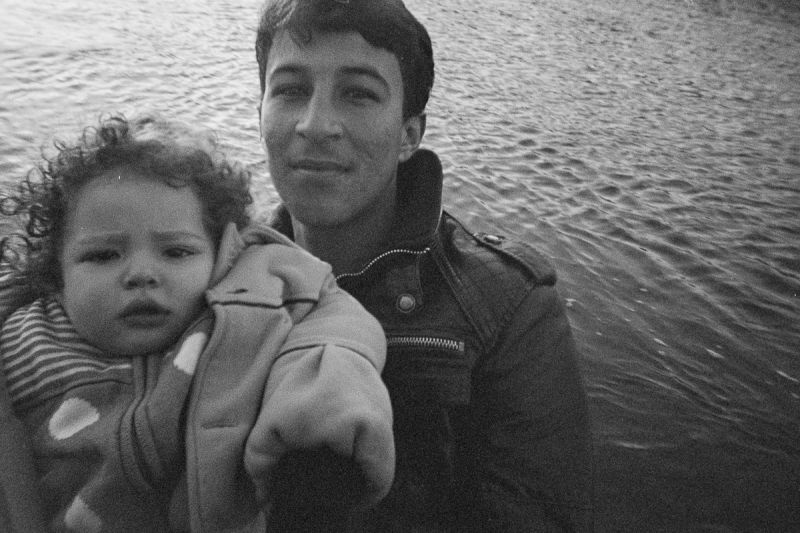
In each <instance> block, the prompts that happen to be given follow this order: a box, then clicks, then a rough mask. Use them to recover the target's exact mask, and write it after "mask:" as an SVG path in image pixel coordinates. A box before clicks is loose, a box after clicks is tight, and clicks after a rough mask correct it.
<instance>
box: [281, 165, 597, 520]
mask: <svg viewBox="0 0 800 533" xmlns="http://www.w3.org/2000/svg"><path fill="white" fill-rule="evenodd" d="M398 184H399V185H398V187H399V191H398V195H399V209H398V213H399V214H398V217H397V222H396V223H395V226H394V229H393V231H392V235H391V239H390V240H389V241H388V242H386V243H385V252H384V253H381V254H379V255H378V256H377V257H376V258H375V259H373V261H371V262H370V263H368V264H367V265H365V268H364V269H363V270H362V271H360V272H354V273H343V274H339V276H338V277H337V280H338V282H339V284H340V285H341V287H342V288H344V289H345V290H347V291H349V292H350V293H351V294H353V295H354V296H355V297H356V298H357V299H358V300H359V301H360V302H361V303H362V304H363V305H364V306H365V307H366V308H367V310H369V311H370V312H371V313H373V314H374V315H375V316H376V317H377V318H378V320H379V321H380V322H381V325H382V326H383V328H384V330H385V331H386V334H387V342H388V347H389V350H388V356H387V362H386V367H385V369H384V374H383V377H384V381H385V382H386V385H387V387H388V389H389V393H390V396H391V399H392V407H393V410H394V415H395V423H394V430H395V444H396V450H397V467H396V477H395V481H394V484H393V486H392V489H391V491H390V493H389V495H388V496H387V497H386V499H384V500H383V501H382V502H381V504H380V505H379V506H378V507H377V508H375V509H373V510H370V511H367V512H362V513H357V514H356V515H355V516H351V517H350V518H349V519H348V520H347V522H348V526H346V527H342V529H346V530H351V531H459V532H462V531H482V532H483V531H550V530H553V531H590V530H591V529H592V510H591V507H592V488H591V485H592V467H591V440H590V434H589V422H588V418H587V399H586V393H585V390H584V388H583V384H582V381H581V377H580V374H579V369H578V355H577V351H576V348H575V344H574V341H573V337H572V333H571V330H570V326H569V323H568V321H567V317H566V314H565V310H564V306H563V303H562V300H561V298H560V297H559V295H558V293H557V292H556V289H555V287H554V284H555V282H556V275H555V272H554V270H553V268H552V267H551V265H550V264H549V263H548V262H547V260H545V259H544V258H543V257H542V256H541V255H540V254H539V253H537V252H536V251H535V250H534V249H533V248H531V247H530V246H527V245H525V244H522V243H518V242H515V241H513V240H511V239H507V238H505V237H503V236H501V235H487V234H472V233H470V232H469V231H468V230H467V229H466V228H464V226H463V225H462V224H461V223H459V222H458V221H457V220H456V219H455V218H453V217H452V216H450V215H449V214H448V213H446V212H445V213H442V212H441V184H442V172H441V164H440V162H439V159H438V157H436V155H435V154H433V153H432V152H430V151H427V150H419V151H418V152H417V153H416V154H415V155H414V157H413V158H412V159H411V160H410V161H409V162H408V163H405V164H404V165H401V167H400V172H399V176H398ZM273 224H275V226H276V227H277V228H278V229H279V230H281V231H283V232H284V233H286V234H288V235H290V236H291V234H292V233H291V223H290V220H289V217H288V213H286V212H285V210H283V209H282V208H280V209H279V210H278V212H277V214H276V217H275V219H274V221H273Z"/></svg>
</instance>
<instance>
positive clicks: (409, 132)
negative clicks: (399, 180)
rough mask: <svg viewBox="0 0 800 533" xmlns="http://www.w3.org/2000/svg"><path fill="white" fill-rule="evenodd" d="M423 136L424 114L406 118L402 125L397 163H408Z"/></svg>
mask: <svg viewBox="0 0 800 533" xmlns="http://www.w3.org/2000/svg"><path fill="white" fill-rule="evenodd" d="M423 135H425V114H424V113H422V114H419V115H415V116H413V117H408V118H407V119H406V120H405V122H404V123H403V138H402V139H401V140H400V155H399V157H398V161H399V162H400V163H404V162H406V161H408V160H409V159H410V158H411V156H412V155H414V152H415V151H416V150H417V148H419V145H420V143H421V142H422V136H423Z"/></svg>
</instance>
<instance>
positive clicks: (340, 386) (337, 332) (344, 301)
mask: <svg viewBox="0 0 800 533" xmlns="http://www.w3.org/2000/svg"><path fill="white" fill-rule="evenodd" d="M385 354H386V345H385V337H384V333H383V329H382V328H381V327H380V324H379V323H378V321H377V320H376V319H375V318H373V317H372V315H370V314H368V313H367V312H366V311H365V310H364V309H363V307H361V305H360V304H359V303H358V302H357V301H356V300H355V299H354V298H352V297H351V296H350V295H349V294H347V293H346V292H344V291H343V290H341V289H339V288H338V287H337V286H336V283H335V281H334V278H333V276H332V275H330V276H329V277H328V279H326V281H325V284H324V285H323V287H322V289H321V291H320V299H319V303H318V304H317V305H316V306H315V307H314V308H313V309H312V310H311V311H310V312H309V313H308V314H307V315H306V316H305V317H304V318H303V320H301V321H299V322H297V323H296V324H295V326H294V327H293V329H292V331H291V332H290V333H289V337H288V338H287V340H286V343H285V344H284V346H283V348H282V350H281V354H280V356H279V357H278V359H277V360H276V361H275V362H274V364H273V366H272V369H271V372H270V375H269V378H268V381H267V388H266V391H265V393H264V401H263V403H262V408H261V413H260V414H259V416H258V420H257V421H256V425H255V427H254V428H253V430H252V432H251V433H250V437H249V439H248V441H247V445H246V448H245V467H246V469H247V471H248V473H249V474H250V476H251V477H252V478H253V480H254V482H255V483H256V486H257V488H258V490H259V492H260V493H261V495H262V496H266V498H267V499H271V498H270V494H269V491H270V479H271V474H273V470H274V469H275V467H276V465H277V464H278V462H279V460H280V459H281V457H282V456H283V455H284V454H286V453H287V452H289V451H291V450H298V449H303V450H328V451H330V452H333V453H334V454H336V455H339V456H341V457H343V458H345V459H348V460H350V461H352V463H353V464H355V466H356V467H357V468H358V469H359V470H360V474H361V476H359V477H360V478H361V479H362V480H363V481H364V487H363V488H364V492H363V494H361V495H359V496H360V497H359V498H358V499H359V503H360V504H363V505H370V504H374V503H376V502H378V501H380V499H382V498H383V497H384V496H385V495H386V493H387V492H388V491H389V488H390V486H391V483H392V480H393V476H394V464H395V461H394V460H395V458H394V440H393V434H392V411H391V404H390V401H389V394H388V392H387V390H386V387H385V386H384V384H383V382H382V380H381V377H380V371H381V370H382V369H383V365H384V362H385ZM350 474H352V473H350ZM310 475H312V476H313V473H311V474H310ZM319 475H320V478H322V477H323V475H324V473H323V472H320V473H319ZM342 481H344V480H342ZM289 482H291V481H289ZM298 482H299V480H298ZM348 488H350V487H348ZM330 496H331V497H333V496H335V495H330Z"/></svg>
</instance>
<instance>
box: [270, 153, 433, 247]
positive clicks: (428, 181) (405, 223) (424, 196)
mask: <svg viewBox="0 0 800 533" xmlns="http://www.w3.org/2000/svg"><path fill="white" fill-rule="evenodd" d="M442 181H443V175H442V163H441V161H440V160H439V157H438V156H437V155H436V154H435V153H434V152H432V151H430V150H427V149H424V148H423V149H419V150H417V151H416V152H415V153H414V155H413V156H411V158H410V159H409V160H408V161H406V162H404V163H401V164H400V165H398V167H397V213H396V214H395V220H394V222H393V224H392V229H391V230H390V234H389V236H388V239H387V240H386V242H385V244H384V248H385V249H387V250H388V249H391V248H400V247H404V248H406V247H408V248H411V247H420V246H425V245H427V244H429V243H430V241H431V240H432V239H433V236H434V235H435V234H436V230H437V228H438V225H439V219H440V218H441V214H442ZM270 225H271V226H272V227H273V228H275V229H277V230H278V231H280V232H281V233H283V234H284V235H286V236H287V237H289V238H290V239H294V231H293V229H292V220H291V217H290V216H289V211H288V210H287V209H286V206H285V205H283V204H281V205H279V206H278V207H277V208H276V209H275V211H274V212H273V214H272V218H271V220H270Z"/></svg>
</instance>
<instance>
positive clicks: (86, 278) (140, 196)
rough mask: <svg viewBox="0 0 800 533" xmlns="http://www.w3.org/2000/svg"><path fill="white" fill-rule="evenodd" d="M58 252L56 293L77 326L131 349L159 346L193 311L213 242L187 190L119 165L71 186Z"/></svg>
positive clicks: (101, 343) (104, 345) (109, 344)
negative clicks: (78, 187)
mask: <svg viewBox="0 0 800 533" xmlns="http://www.w3.org/2000/svg"><path fill="white" fill-rule="evenodd" d="M60 258H61V272H62V276H63V280H64V288H63V290H62V292H61V300H62V303H63V305H64V308H65V309H66V311H67V315H68V316H69V318H70V320H71V321H72V323H73V325H74V326H75V329H76V330H77V332H78V333H79V334H80V335H81V336H82V337H83V338H84V339H86V340H87V341H88V342H89V343H90V344H92V345H94V346H95V347H97V348H100V349H101V350H104V351H106V352H108V353H111V354H113V355H120V356H136V355H145V354H148V353H153V352H157V351H161V350H164V349H166V348H168V347H169V346H170V345H171V344H173V343H174V342H175V341H177V340H178V338H179V337H180V335H181V334H182V333H183V330H184V329H186V327H188V326H189V324H190V323H191V322H192V320H194V318H195V317H196V316H197V314H198V313H199V312H200V310H201V309H202V306H203V301H204V300H203V298H204V292H205V290H206V288H208V283H209V281H210V279H211V271H212V268H213V266H214V258H215V245H214V242H213V241H212V239H211V237H210V236H209V234H208V232H207V231H206V229H205V227H204V225H203V219H202V205H201V203H200V200H199V199H198V198H197V195H196V194H195V193H194V191H192V190H191V189H190V188H189V187H181V188H178V189H176V188H173V187H170V186H168V185H166V184H164V183H162V182H160V181H158V179H157V178H154V177H149V176H145V175H141V174H139V173H137V172H134V171H131V170H127V169H124V168H122V169H119V170H117V171H114V172H106V173H105V174H103V175H101V176H99V177H97V178H94V179H93V180H92V181H90V182H89V183H87V184H86V185H84V186H83V188H82V189H81V190H80V192H79V193H78V195H77V197H76V198H75V200H74V202H73V205H72V206H71V211H70V213H69V215H68V216H67V220H66V227H65V232H64V243H63V249H62V251H61V255H60Z"/></svg>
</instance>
